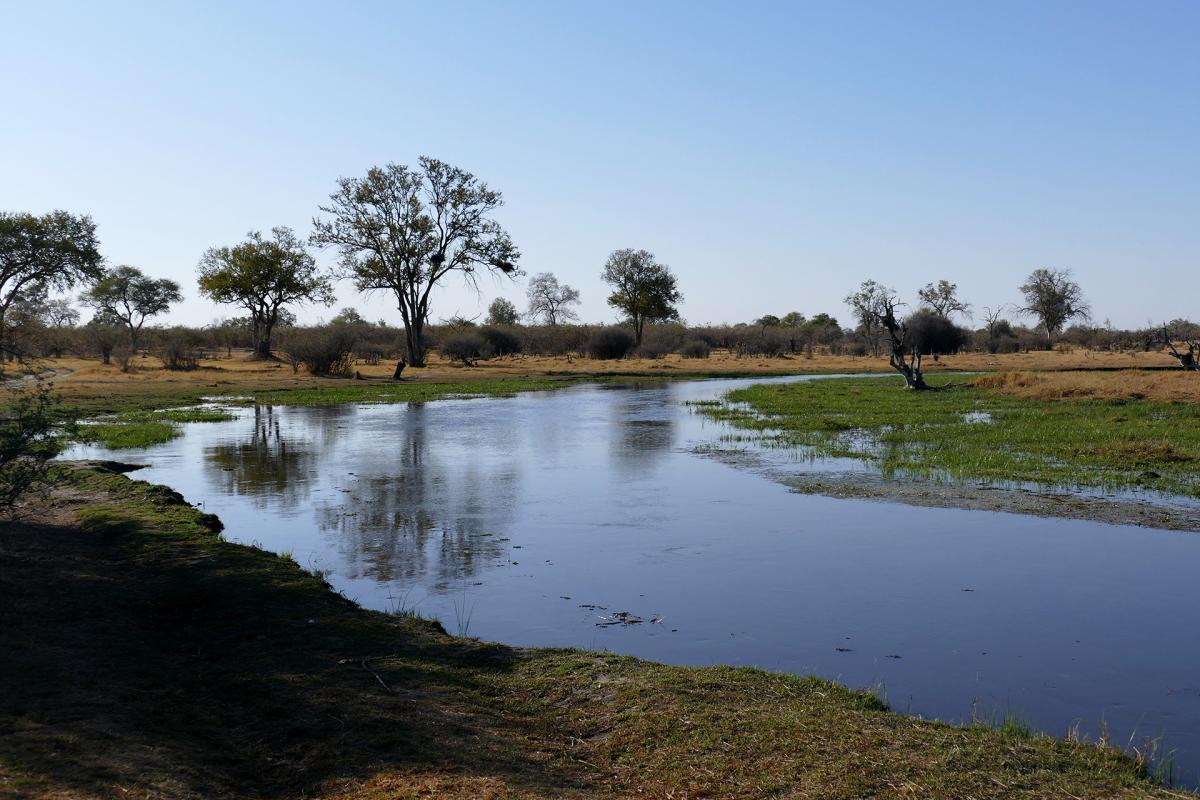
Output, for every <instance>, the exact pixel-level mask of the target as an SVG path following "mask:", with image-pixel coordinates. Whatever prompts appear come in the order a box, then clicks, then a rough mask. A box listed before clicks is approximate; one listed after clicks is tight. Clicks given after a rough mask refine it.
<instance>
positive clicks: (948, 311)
mask: <svg viewBox="0 0 1200 800" xmlns="http://www.w3.org/2000/svg"><path fill="white" fill-rule="evenodd" d="M917 297H919V298H921V303H922V304H923V305H924V306H925V307H926V308H928V309H929V310H930V311H932V312H933V313H934V314H937V315H938V316H939V317H942V318H943V319H950V317H952V316H953V315H955V314H962V315H963V316H964V317H965V316H969V315H970V313H971V306H969V305H968V304H967V303H964V302H963V301H962V300H961V299H959V297H958V284H957V283H951V282H950V281H947V280H940V281H938V282H937V283H936V284H933V283H927V284H925V288H924V289H919V290H918V291H917Z"/></svg>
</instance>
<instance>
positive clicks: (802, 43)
mask: <svg viewBox="0 0 1200 800" xmlns="http://www.w3.org/2000/svg"><path fill="white" fill-rule="evenodd" d="M0 19H2V20H3V22H2V23H0V70H2V74H3V75H4V77H5V91H4V99H3V101H2V102H3V104H4V114H3V119H2V121H0V208H4V209H7V210H28V211H36V212H43V211H47V210H50V209H52V208H65V209H68V210H71V211H76V212H86V213H90V214H92V215H93V216H94V218H95V219H96V221H97V223H98V225H99V230H100V234H101V239H102V243H103V248H104V252H105V253H106V255H107V256H108V258H109V260H110V262H111V263H130V264H134V265H136V266H139V267H141V268H142V269H144V270H146V271H147V272H149V273H151V274H154V275H159V276H170V277H172V278H175V279H176V280H179V281H180V282H181V283H182V284H183V285H184V288H185V293H186V294H187V295H188V300H187V302H186V303H185V304H184V305H183V306H181V307H180V309H179V311H178V312H177V313H176V314H175V316H174V319H176V320H178V321H181V322H187V323H204V322H208V321H210V320H212V319H213V318H215V317H217V316H219V315H221V314H223V313H225V314H228V313H230V312H228V311H222V310H221V309H219V308H218V307H216V306H213V305H211V304H209V303H207V302H206V301H203V300H201V299H199V298H198V297H197V296H196V290H195V282H194V270H195V265H196V262H197V260H198V258H199V256H200V255H201V253H202V252H203V251H204V249H205V248H207V247H209V246H212V245H218V244H231V243H234V242H236V241H238V240H239V239H240V238H241V237H242V236H243V235H244V234H245V233H246V231H248V230H250V229H252V228H253V229H259V228H261V229H266V228H270V227H271V226H274V225H289V226H292V227H294V228H296V229H297V230H298V231H300V232H301V233H304V234H307V232H308V229H309V225H310V221H311V218H312V216H313V215H314V213H316V210H317V206H318V204H320V203H322V202H323V201H324V200H325V198H326V197H327V195H328V194H329V193H330V192H331V191H332V189H333V188H334V181H335V180H336V178H338V177H339V176H342V175H358V174H361V173H362V172H364V171H365V169H366V168H367V167H369V166H371V165H373V164H382V163H386V162H388V161H394V162H399V163H411V162H414V161H415V160H416V158H417V156H418V155H421V154H429V155H433V156H437V157H439V158H442V159H444V160H447V161H450V162H452V163H455V164H458V165H460V166H462V167H464V168H466V169H469V170H471V171H473V172H475V173H476V174H477V175H479V176H480V177H482V178H484V179H485V180H487V181H488V182H489V183H490V184H491V185H492V186H494V187H495V188H497V189H500V190H501V191H502V192H504V195H505V198H506V201H507V205H506V207H505V208H504V209H503V210H502V211H501V213H500V219H501V221H502V222H503V223H504V224H505V225H506V226H507V227H508V229H509V231H510V232H511V233H512V235H513V238H514V239H515V241H516V242H517V244H518V246H519V247H520V248H521V250H522V252H523V254H524V257H523V259H522V266H523V267H524V268H525V269H526V270H527V271H528V272H530V273H532V272H538V271H543V270H550V271H553V272H555V273H557V274H558V275H559V276H560V278H561V279H562V280H564V281H566V282H568V283H571V284H573V285H575V286H576V287H577V288H579V289H580V290H581V291H582V294H583V301H584V304H583V308H582V312H583V316H584V318H585V319H587V320H607V319H612V318H613V316H614V315H613V313H612V311H611V310H610V309H608V307H607V306H606V305H605V303H604V297H605V291H604V288H603V285H602V284H601V282H600V280H599V272H600V269H601V266H602V264H603V262H604V259H605V257H606V256H607V254H608V253H609V252H610V251H611V250H613V249H615V248H619V247H641V248H646V249H649V250H652V251H653V252H655V253H656V254H657V255H658V256H659V258H660V260H662V261H664V262H665V263H668V264H670V265H671V266H672V267H673V268H674V269H675V271H676V272H677V273H678V275H679V278H680V286H681V289H682V290H683V292H684V294H685V297H686V300H685V303H684V304H683V308H682V310H683V313H684V316H685V317H686V318H687V319H688V320H689V321H691V322H696V323H702V322H724V321H728V322H736V321H739V320H747V319H750V318H753V317H756V316H759V315H761V314H763V313H775V314H782V313H785V312H787V311H790V310H799V311H802V312H804V313H806V314H810V315H811V314H813V313H816V312H819V311H829V312H830V313H833V314H835V315H837V316H838V317H840V318H845V317H846V309H845V308H844V306H843V305H842V302H841V298H842V297H844V296H845V295H846V293H847V292H848V291H849V290H850V289H852V288H854V286H855V285H856V284H857V283H858V282H860V281H861V280H863V279H865V278H869V277H870V278H876V279H879V280H882V281H884V282H885V283H888V284H890V285H893V286H895V287H896V288H897V289H899V290H900V291H901V293H902V294H903V295H905V296H906V297H909V298H911V297H913V296H914V295H915V291H916V289H917V288H918V287H919V286H921V285H923V284H924V283H925V282H927V281H929V280H933V279H937V278H942V277H946V278H950V279H952V280H955V281H957V282H958V283H959V285H960V287H961V289H962V291H963V293H964V295H965V297H966V299H967V300H968V301H970V302H971V303H973V304H974V305H975V306H976V307H982V306H984V305H997V304H999V303H1003V302H1011V301H1015V300H1016V299H1017V289H1016V287H1017V286H1018V285H1019V284H1020V283H1021V280H1022V278H1023V277H1024V276H1025V275H1026V274H1028V272H1029V271H1030V270H1032V269H1034V268H1036V267H1039V266H1053V267H1069V268H1071V269H1073V270H1074V272H1075V274H1076V276H1077V278H1078V280H1079V281H1080V283H1081V284H1082V285H1083V287H1084V289H1085V291H1086V294H1087V296H1088V298H1089V299H1090V300H1091V301H1092V304H1093V307H1094V309H1095V314H1096V318H1097V320H1098V321H1103V320H1104V319H1106V318H1109V319H1111V320H1112V321H1113V322H1114V323H1115V324H1118V325H1129V326H1133V325H1140V324H1143V323H1144V322H1146V321H1147V320H1148V319H1162V318H1170V317H1176V316H1192V317H1193V318H1195V317H1198V316H1200V308H1197V306H1196V292H1195V275H1196V272H1197V268H1198V267H1200V45H1198V44H1197V42H1200V2H1194V1H1189V2H1166V1H1158V0H1155V1H1154V2H1132V1H1131V2H1126V3H1112V2H1045V1H1044V0H1043V1H1040V2H1008V1H1005V2H1000V1H999V0H997V1H996V2H992V3H982V2H944V3H943V2H938V3H931V2H916V1H914V0H904V2H899V1H897V2H833V1H832V0H831V1H830V2H824V3H799V2H794V3H793V2H789V3H778V4H771V3H732V2H730V3H725V4H710V3H697V2H679V3H666V2H652V3H635V2H607V3H587V4H585V3H562V2H554V3H550V2H547V3H537V4H534V3H516V2H514V3H478V4H473V3H472V4H461V3H460V4H451V3H445V4H443V3H422V4H415V3H413V4H405V3H398V2H379V3H367V2H354V3H327V2H323V3H296V2H289V3H277V4H270V3H234V2H223V3H218V2H194V3H171V2H155V3H144V4H134V3H118V2H105V3H95V2H88V3H77V4H72V3H57V2H37V3H31V2H16V1H15V0H4V2H3V7H2V8H0ZM321 259H322V260H323V261H324V262H326V263H330V262H332V254H330V253H325V254H322V255H321ZM481 286H482V289H483V295H482V297H477V296H476V295H475V294H474V293H472V292H470V291H466V290H464V289H463V288H462V287H460V286H457V285H455V286H451V287H449V288H448V289H446V290H445V291H443V292H442V293H441V295H440V296H439V297H438V300H437V302H436V304H435V306H434V309H433V312H434V313H433V316H434V317H435V318H441V317H446V316H450V315H451V314H454V313H462V314H465V315H467V316H472V315H474V314H476V313H479V312H480V311H481V310H482V309H483V308H484V307H485V306H486V304H487V302H489V301H490V300H491V299H492V298H493V297H495V296H496V295H504V296H507V297H509V298H511V299H513V300H517V301H520V302H519V303H518V305H520V306H521V307H522V308H523V307H524V301H523V292H522V289H521V287H520V286H519V285H512V284H509V283H506V282H504V281H499V280H497V281H492V280H485V281H483V282H482V283H481ZM339 296H340V299H341V301H342V304H343V305H355V306H357V307H358V308H360V309H361V310H362V311H363V312H364V313H365V314H366V315H368V316H369V317H370V318H372V319H374V318H379V317H381V316H383V317H387V318H389V319H391V320H393V321H397V320H398V314H397V313H396V312H395V310H394V309H392V308H391V306H390V304H389V303H387V302H385V299H384V298H378V299H376V300H373V301H369V302H368V301H365V300H364V299H362V298H361V297H359V296H357V295H356V294H355V293H354V291H353V289H352V288H351V287H350V286H349V285H348V284H347V285H342V286H341V287H340V289H339ZM332 313H333V311H332V310H309V311H306V312H304V313H302V315H301V316H302V318H304V319H316V318H318V317H320V316H324V317H328V316H331V315H332Z"/></svg>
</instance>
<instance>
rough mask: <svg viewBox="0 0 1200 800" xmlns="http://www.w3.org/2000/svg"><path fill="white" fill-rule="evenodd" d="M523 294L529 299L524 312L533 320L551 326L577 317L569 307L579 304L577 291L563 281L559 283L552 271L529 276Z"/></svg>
mask: <svg viewBox="0 0 1200 800" xmlns="http://www.w3.org/2000/svg"><path fill="white" fill-rule="evenodd" d="M525 296H526V297H527V298H528V299H529V310H528V312H526V313H528V315H529V317H530V319H532V320H534V321H535V322H536V321H541V322H544V323H545V324H547V325H552V326H553V325H557V324H558V323H560V322H568V321H571V320H577V319H579V314H577V313H576V312H575V309H573V308H571V306H577V305H579V291H578V290H576V289H572V288H571V287H570V286H568V285H567V284H565V283H562V284H560V283H559V282H558V278H557V277H555V275H554V273H553V272H539V273H538V274H537V275H534V276H533V277H532V278H530V279H529V286H527V287H526V288H525Z"/></svg>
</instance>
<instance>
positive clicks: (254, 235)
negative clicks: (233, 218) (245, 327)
mask: <svg viewBox="0 0 1200 800" xmlns="http://www.w3.org/2000/svg"><path fill="white" fill-rule="evenodd" d="M199 273H200V274H199V280H198V282H199V285H200V293H201V294H203V295H204V296H205V297H208V298H210V299H211V300H213V301H214V302H217V303H228V304H230V305H237V306H240V307H242V308H244V309H246V311H247V312H249V314H250V320H251V325H252V326H253V330H254V352H255V355H257V356H259V357H260V358H269V357H270V355H271V334H272V332H273V331H274V330H275V326H276V325H278V324H279V322H280V313H281V312H282V311H283V310H284V309H285V307H286V306H287V305H290V304H293V303H320V304H321V305H330V304H331V303H333V300H334V297H333V289H332V287H331V285H330V281H329V278H328V277H327V276H325V275H323V274H322V273H321V272H319V271H318V269H317V264H316V261H314V260H313V257H312V256H311V255H310V254H309V253H308V251H307V250H305V249H304V245H303V243H302V242H301V241H300V240H299V239H298V238H296V234H295V233H293V232H292V230H291V228H283V227H280V228H272V229H271V238H270V239H264V238H263V235H262V233H260V232H259V231H251V232H250V233H249V234H248V236H247V239H246V241H244V242H242V243H240V244H236V245H234V246H232V247H213V248H210V249H209V250H208V251H206V252H205V253H204V256H203V257H202V258H201V259H200V266H199Z"/></svg>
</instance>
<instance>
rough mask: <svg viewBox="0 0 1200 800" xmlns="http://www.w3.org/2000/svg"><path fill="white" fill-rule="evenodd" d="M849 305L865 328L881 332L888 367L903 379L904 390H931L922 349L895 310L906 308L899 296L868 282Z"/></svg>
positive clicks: (881, 286)
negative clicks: (922, 360) (923, 369)
mask: <svg viewBox="0 0 1200 800" xmlns="http://www.w3.org/2000/svg"><path fill="white" fill-rule="evenodd" d="M846 305H848V306H850V308H851V309H852V310H853V311H854V314H855V316H856V317H858V319H859V320H860V322H861V323H862V325H863V326H864V327H872V328H874V329H876V330H878V331H880V332H882V334H883V337H882V338H883V341H884V342H885V343H886V345H887V347H888V351H889V353H888V364H890V365H891V367H892V369H894V370H896V372H899V373H900V375H901V376H903V378H904V386H905V388H908V389H927V388H929V387H928V386H927V385H926V384H925V376H924V374H923V373H922V372H921V350H922V348H920V347H916V346H915V343H914V337H913V336H912V331H911V330H910V326H909V325H908V324H907V323H908V321H907V320H899V319H897V318H896V310H897V309H898V308H900V307H902V306H903V305H904V304H903V303H901V302H899V301H898V300H897V299H896V292H895V291H894V290H892V289H889V288H888V287H886V286H884V285H882V284H880V283H876V282H875V281H865V282H863V284H862V286H861V287H859V290H858V291H857V292H855V293H853V294H851V295H849V296H848V297H847V298H846Z"/></svg>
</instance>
